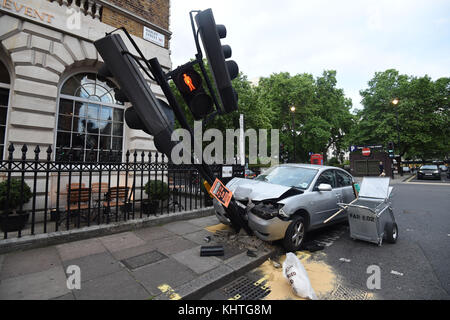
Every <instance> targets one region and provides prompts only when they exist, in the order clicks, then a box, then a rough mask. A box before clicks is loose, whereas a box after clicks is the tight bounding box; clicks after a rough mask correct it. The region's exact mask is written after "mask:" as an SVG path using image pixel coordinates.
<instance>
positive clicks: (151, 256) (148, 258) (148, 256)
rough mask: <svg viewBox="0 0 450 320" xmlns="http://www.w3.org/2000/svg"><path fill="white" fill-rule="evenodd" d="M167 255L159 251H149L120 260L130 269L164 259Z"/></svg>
mask: <svg viewBox="0 0 450 320" xmlns="http://www.w3.org/2000/svg"><path fill="white" fill-rule="evenodd" d="M166 258H167V257H166V256H165V255H163V254H162V253H160V252H159V251H156V250H155V251H150V252H147V253H144V254H141V255H139V256H135V257H131V258H128V259H125V260H121V262H122V263H123V264H124V265H125V266H126V267H127V268H128V269H130V270H134V269H137V268H139V267H143V266H145V265H147V264H151V263H155V262H158V261H160V260H163V259H166Z"/></svg>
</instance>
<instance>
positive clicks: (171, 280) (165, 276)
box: [132, 258, 196, 296]
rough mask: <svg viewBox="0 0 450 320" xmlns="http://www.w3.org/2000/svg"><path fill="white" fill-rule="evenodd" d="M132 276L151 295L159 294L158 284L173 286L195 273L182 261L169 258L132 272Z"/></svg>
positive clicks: (183, 281) (193, 275)
mask: <svg viewBox="0 0 450 320" xmlns="http://www.w3.org/2000/svg"><path fill="white" fill-rule="evenodd" d="M132 274H133V277H134V278H135V279H136V280H137V281H138V282H139V283H141V284H142V285H143V286H144V287H145V289H147V291H148V292H150V293H151V294H153V295H155V296H156V295H158V294H161V291H160V290H159V289H158V286H160V285H169V286H171V287H172V288H175V287H177V286H179V285H182V284H183V283H186V282H188V281H190V280H192V279H194V278H195V276H196V275H195V273H194V272H193V271H192V270H190V269H189V268H188V267H186V266H185V265H183V264H182V263H180V262H178V261H176V260H175V259H172V258H169V259H165V260H161V261H158V262H157V263H154V264H151V265H147V266H145V267H142V268H139V269H137V270H134V271H133V272H132Z"/></svg>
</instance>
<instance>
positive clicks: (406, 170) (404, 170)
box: [402, 167, 411, 173]
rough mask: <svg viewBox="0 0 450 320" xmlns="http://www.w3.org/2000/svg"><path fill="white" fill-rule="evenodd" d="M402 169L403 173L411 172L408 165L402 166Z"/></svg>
mask: <svg viewBox="0 0 450 320" xmlns="http://www.w3.org/2000/svg"><path fill="white" fill-rule="evenodd" d="M402 170H403V172H404V173H410V172H411V169H410V168H409V167H403V168H402Z"/></svg>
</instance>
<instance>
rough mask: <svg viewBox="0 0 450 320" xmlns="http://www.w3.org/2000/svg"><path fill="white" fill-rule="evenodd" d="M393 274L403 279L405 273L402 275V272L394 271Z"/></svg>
mask: <svg viewBox="0 0 450 320" xmlns="http://www.w3.org/2000/svg"><path fill="white" fill-rule="evenodd" d="M391 274H394V275H396V276H400V277H402V276H403V273H401V272H398V271H394V270H392V271H391Z"/></svg>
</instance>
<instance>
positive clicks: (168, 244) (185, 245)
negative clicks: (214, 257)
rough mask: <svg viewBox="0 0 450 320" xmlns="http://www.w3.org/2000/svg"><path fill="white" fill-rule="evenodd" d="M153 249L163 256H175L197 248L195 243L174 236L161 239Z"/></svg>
mask: <svg viewBox="0 0 450 320" xmlns="http://www.w3.org/2000/svg"><path fill="white" fill-rule="evenodd" d="M153 245H154V248H155V249H156V250H158V251H159V252H161V253H164V254H165V255H171V254H176V253H179V252H182V251H184V250H187V249H191V248H194V247H196V246H197V244H196V243H195V242H192V241H190V240H187V239H183V238H182V237H179V236H176V237H173V238H168V239H162V240H159V241H157V242H155V243H154V244H153Z"/></svg>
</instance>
